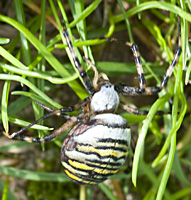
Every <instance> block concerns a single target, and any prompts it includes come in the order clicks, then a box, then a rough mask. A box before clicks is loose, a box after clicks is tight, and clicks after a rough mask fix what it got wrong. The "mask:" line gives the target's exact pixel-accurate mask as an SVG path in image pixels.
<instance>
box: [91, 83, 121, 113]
mask: <svg viewBox="0 0 191 200" xmlns="http://www.w3.org/2000/svg"><path fill="white" fill-rule="evenodd" d="M118 105H119V95H118V93H117V92H116V91H115V89H114V85H113V84H111V83H109V82H106V83H105V84H104V85H102V86H101V89H100V90H99V91H98V92H97V93H95V94H94V95H93V97H92V101H91V109H92V111H94V112H102V111H112V112H115V111H116V109H117V108H118Z"/></svg>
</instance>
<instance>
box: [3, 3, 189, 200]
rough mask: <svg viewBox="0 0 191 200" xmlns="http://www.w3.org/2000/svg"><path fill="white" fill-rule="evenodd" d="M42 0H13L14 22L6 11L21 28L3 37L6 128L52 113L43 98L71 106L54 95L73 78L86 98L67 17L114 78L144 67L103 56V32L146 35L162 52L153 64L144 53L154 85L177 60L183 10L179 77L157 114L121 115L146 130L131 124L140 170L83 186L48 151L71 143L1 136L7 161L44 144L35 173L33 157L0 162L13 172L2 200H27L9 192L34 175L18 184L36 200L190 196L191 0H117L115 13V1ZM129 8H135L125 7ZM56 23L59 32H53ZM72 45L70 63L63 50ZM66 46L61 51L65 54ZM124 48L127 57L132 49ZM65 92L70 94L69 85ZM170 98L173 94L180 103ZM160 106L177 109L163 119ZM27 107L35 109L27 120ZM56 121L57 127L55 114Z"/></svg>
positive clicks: (77, 42) (42, 130) (82, 45)
mask: <svg viewBox="0 0 191 200" xmlns="http://www.w3.org/2000/svg"><path fill="white" fill-rule="evenodd" d="M39 2H41V6H38V5H36V4H34V3H33V2H32V1H28V0H24V1H21V0H14V9H15V19H13V18H10V17H9V16H8V15H7V16H6V14H5V15H2V14H1V15H0V21H1V22H4V24H5V25H6V26H12V27H13V29H14V30H17V31H18V33H17V34H15V36H14V37H13V38H11V39H9V38H0V43H1V46H0V55H1V56H2V59H1V61H0V80H1V83H2V85H3V89H2V91H0V92H1V114H0V118H1V123H2V127H3V129H4V130H5V131H6V132H7V133H9V132H10V131H9V129H10V128H9V123H11V125H12V126H11V129H14V130H19V127H18V126H22V127H23V126H26V125H27V124H28V123H30V122H31V121H32V118H33V117H31V115H32V114H31V113H34V116H35V118H39V117H41V116H42V115H43V114H44V111H43V110H42V109H40V108H39V107H38V106H37V105H36V104H35V103H34V102H35V101H39V102H40V103H42V104H45V105H47V106H50V107H51V108H54V109H56V108H61V107H62V106H65V102H62V101H61V100H60V101H59V102H57V100H55V99H56V97H57V96H58V93H56V92H55V91H56V88H57V87H59V85H63V84H67V85H68V86H69V87H70V90H71V91H74V93H75V95H76V96H77V97H78V98H79V99H84V98H85V97H86V96H87V92H86V91H85V89H84V87H83V85H82V84H81V82H80V81H79V80H78V78H79V76H78V72H77V71H76V69H75V67H74V63H73V61H72V57H71V55H70V52H69V50H68V48H67V47H66V42H65V39H64V38H63V35H62V21H63V19H64V21H65V23H66V26H67V29H68V32H69V35H70V37H71V39H72V41H73V43H74V46H75V49H76V52H77V55H78V58H79V60H80V61H81V62H82V61H83V59H82V55H85V56H86V57H87V58H89V59H90V60H91V61H92V62H95V61H96V66H97V68H98V70H99V71H103V72H105V73H106V74H107V75H108V76H109V77H110V78H111V79H115V80H116V79H117V81H119V80H120V77H122V76H121V75H124V74H126V75H128V74H135V73H136V67H135V64H134V63H133V62H129V63H126V62H125V63H124V61H123V60H122V61H121V60H120V55H118V56H119V61H118V62H113V61H109V60H107V61H102V59H100V60H97V59H95V57H97V54H99V52H100V51H101V52H102V53H103V54H104V53H105V52H104V50H102V49H104V48H105V46H106V47H107V43H106V41H105V39H103V37H104V36H108V37H110V36H113V35H114V34H117V33H120V32H121V31H125V32H126V33H128V36H129V38H130V39H129V40H130V41H131V42H134V41H137V40H138V39H139V40H140V41H141V42H140V43H141V44H142V45H143V47H144V48H149V49H150V51H152V57H154V56H153V55H155V59H151V60H150V61H146V59H144V58H143V57H147V51H145V52H141V54H142V62H143V64H144V72H145V74H146V78H147V81H148V82H151V78H152V79H155V80H156V82H157V84H159V83H160V80H161V76H162V75H163V74H164V73H165V67H164V65H165V64H166V63H168V64H170V62H171V61H172V58H173V51H174V49H175V48H174V46H176V43H177V42H176V41H177V40H176V39H177V35H178V32H177V19H176V17H175V16H176V15H179V16H180V17H181V34H182V49H183V52H182V55H181V57H180V61H179V63H178V65H177V66H176V67H175V70H174V73H173V74H174V78H173V77H171V78H170V80H169V83H168V87H167V89H165V90H164V91H162V92H161V93H160V94H159V98H158V99H157V100H156V101H155V102H154V103H153V104H152V105H151V106H149V107H148V106H147V108H148V109H149V113H148V115H147V116H146V117H143V116H136V115H130V114H128V113H122V115H123V116H124V117H125V118H126V119H127V121H128V123H129V124H131V125H132V126H133V127H134V126H135V125H138V126H137V127H138V128H137V129H136V130H137V131H134V129H132V133H133V134H132V137H134V135H135V134H136V135H138V136H137V137H138V139H137V142H136V147H135V152H134V155H133V163H132V170H131V167H130V166H128V167H127V166H124V167H122V170H121V172H120V173H118V174H116V175H114V176H113V177H112V178H111V180H109V181H107V182H105V183H101V184H99V185H98V188H97V187H96V186H93V187H80V188H79V187H76V185H75V184H74V183H71V182H70V180H69V179H68V178H67V177H66V176H65V174H64V173H63V169H62V166H61V164H60V162H59V159H60V158H57V157H56V156H52V157H51V156H50V157H51V158H49V157H48V155H47V154H46V152H47V151H50V152H52V151H53V152H54V151H55V155H57V156H59V151H60V148H61V141H62V140H59V139H57V140H55V141H53V142H51V143H49V144H46V145H45V147H44V146H43V147H42V148H43V149H44V152H43V153H45V154H46V157H45V158H43V157H42V156H41V155H40V154H42V148H41V147H39V146H40V145H35V144H28V143H24V142H15V143H8V144H7V145H3V143H2V142H1V141H0V143H2V145H0V152H1V153H2V155H1V156H0V158H1V160H3V161H7V159H8V158H9V156H10V159H12V160H14V161H15V160H17V161H18V163H20V162H21V163H22V159H21V155H19V154H17V153H14V154H13V155H12V154H10V151H11V150H12V151H16V150H19V151H21V152H22V154H23V155H26V156H27V155H28V154H27V152H28V150H27V149H30V148H32V149H33V150H34V152H36V151H37V149H38V153H37V155H36V156H35V163H37V166H38V167H35V168H34V170H29V169H28V166H27V165H28V162H26V163H25V165H23V166H25V167H26V168H25V167H24V168H23V169H22V168H21V167H19V165H16V166H14V165H8V166H6V165H5V166H3V165H1V166H0V173H1V174H2V175H4V176H3V178H2V179H0V190H1V191H2V199H3V200H4V199H17V198H18V199H19V197H18V194H16V192H15V191H13V190H12V189H10V188H11V187H12V184H11V181H16V180H17V179H18V180H25V181H26V183H27V184H26V185H24V186H23V188H19V190H23V191H24V193H25V196H27V198H28V199H41V198H42V199H45V198H47V199H53V198H54V199H55V198H56V199H62V198H63V197H64V198H65V199H67V198H76V199H77V198H79V199H91V198H92V199H93V196H94V195H95V196H96V195H97V193H96V191H99V192H101V197H102V199H124V198H125V197H126V196H127V195H131V196H132V197H133V198H134V199H135V198H137V199H157V200H160V199H163V198H164V199H174V200H175V199H189V197H190V196H191V192H190V191H191V190H190V183H191V179H190V177H189V174H190V165H191V163H190V161H189V160H190V150H191V149H190V142H191V136H190V129H191V126H190V124H189V115H190V114H189V115H186V112H187V113H189V112H190V109H189V105H190V100H189V99H186V97H185V93H187V96H189V91H187V90H186V88H187V86H186V85H188V84H189V80H190V71H191V64H190V63H191V62H190V57H189V55H190V44H189V43H188V39H189V38H188V37H189V33H190V30H189V25H188V24H189V22H190V21H191V15H190V14H189V13H190V10H191V4H190V2H189V1H180V2H177V5H175V4H174V3H173V2H168V1H163V2H161V1H143V2H138V1H137V4H135V2H134V1H128V0H126V1H123V2H122V1H121V0H118V1H116V5H115V6H116V7H117V9H116V10H115V9H114V8H113V7H112V6H111V5H110V4H107V6H106V7H103V5H104V3H103V2H102V1H101V0H95V1H82V0H78V1H75V3H74V1H69V3H65V4H63V3H62V2H61V1H60V0H57V4H55V3H54V1H52V0H49V4H48V3H47V1H45V0H43V1H39ZM87 2H88V3H87ZM113 3H114V2H113ZM125 6H130V8H129V9H125ZM103 8H105V10H104V11H105V12H106V11H107V12H106V13H107V17H106V18H103V16H101V15H100V13H102V9H103ZM26 9H28V10H30V11H32V12H31V13H32V14H27V12H26ZM159 9H161V10H165V12H161V10H159ZM114 11H115V12H114ZM103 20H105V21H104V22H106V23H105V24H106V25H105V26H102V25H103ZM47 23H48V25H47ZM50 26H51V28H50ZM48 27H49V28H48ZM53 27H54V31H53V32H54V33H55V34H51V32H52V29H53ZM95 27H96V28H95ZM49 29H50V30H51V31H50V30H49ZM47 32H48V33H49V34H50V36H49V35H47ZM135 36H137V38H138V39H136V37H135ZM150 38H151V39H150ZM119 39H120V38H119ZM5 44H7V45H6V46H5ZM31 45H32V46H31ZM140 49H141V48H140ZM65 50H66V53H67V54H68V57H69V59H70V61H69V62H68V60H67V58H66V57H67V56H65V55H64V52H65ZM79 50H80V51H81V52H83V53H81V52H80V51H79ZM57 51H61V53H62V56H61V58H60V57H59V54H57V53H56V52H57ZM124 54H125V55H126V52H124ZM115 55H116V52H115ZM63 58H64V59H63ZM60 60H61V61H60ZM97 61H98V62H97ZM82 63H83V62H82ZM161 63H162V64H161ZM83 65H84V64H83ZM186 66H187V71H186V72H183V70H182V69H183V67H184V68H185V67H186ZM84 68H86V69H87V70H88V73H89V74H90V77H92V74H93V72H92V71H91V69H88V68H87V67H86V66H85V65H84ZM17 84H19V85H21V87H23V86H27V87H28V88H29V90H27V91H22V90H21V91H20V90H19V91H14V89H13V88H14V85H17ZM60 89H61V88H60ZM61 90H62V89H61ZM70 90H69V91H70ZM61 94H62V96H66V95H67V94H66V92H65V91H62V93H61ZM13 97H14V98H13ZM52 97H53V98H52ZM169 99H172V105H170V103H169ZM132 103H133V102H132ZM30 104H32V111H31V110H28V107H29V105H30ZM142 106H143V105H142ZM170 107H171V109H170ZM187 107H188V108H187ZM144 108H145V107H143V109H144ZM161 109H163V110H172V114H169V115H165V116H163V117H162V118H161V117H160V119H159V117H155V113H156V112H157V111H158V110H161ZM25 110H26V111H25ZM22 113H24V114H26V113H28V114H27V116H26V117H24V116H23V114H22ZM20 116H22V117H20ZM161 119H162V122H161ZM50 123H52V124H53V125H54V123H56V124H57V122H55V121H50ZM60 123H61V122H60ZM47 124H48V122H47ZM32 128H33V129H34V130H38V134H39V135H40V136H42V135H43V134H47V133H48V132H49V131H50V130H52V129H51V126H47V125H46V124H45V125H44V124H39V125H35V126H34V127H32ZM31 131H33V130H32V129H31ZM11 132H12V131H11ZM1 133H2V131H1ZM162 133H163V134H162ZM183 133H184V134H183ZM65 134H66V133H65ZM1 135H2V134H1ZM3 137H5V136H3V135H2V137H1V138H3ZM25 151H26V154H25ZM14 155H15V156H14ZM38 156H39V157H38ZM15 158H16V159H15ZM29 160H30V159H29ZM127 165H129V164H127ZM167 183H168V184H167ZM17 190H18V188H17ZM79 192H80V195H78V193H79ZM114 194H115V195H114ZM16 196H17V197H16Z"/></svg>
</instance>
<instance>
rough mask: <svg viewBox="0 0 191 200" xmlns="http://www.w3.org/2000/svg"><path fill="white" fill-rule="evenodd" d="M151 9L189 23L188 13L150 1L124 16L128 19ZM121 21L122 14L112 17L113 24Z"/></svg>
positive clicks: (190, 16)
mask: <svg viewBox="0 0 191 200" xmlns="http://www.w3.org/2000/svg"><path fill="white" fill-rule="evenodd" d="M152 8H157V9H161V10H167V11H170V12H172V13H174V14H178V15H179V16H180V17H181V18H184V19H186V20H187V21H189V22H191V14H189V13H188V12H185V11H183V10H182V9H181V8H179V7H178V6H176V5H173V4H171V3H166V2H159V1H150V2H145V3H141V4H140V5H138V6H136V7H133V8H131V9H129V10H128V11H126V15H127V17H130V16H133V15H135V14H137V13H139V12H142V11H144V10H148V9H152ZM123 20H124V16H123V14H119V15H116V16H114V17H113V21H114V22H115V23H118V22H121V21H123Z"/></svg>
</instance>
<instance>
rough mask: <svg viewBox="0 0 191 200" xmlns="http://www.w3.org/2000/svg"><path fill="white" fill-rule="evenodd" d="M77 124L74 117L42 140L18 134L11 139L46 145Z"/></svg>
mask: <svg viewBox="0 0 191 200" xmlns="http://www.w3.org/2000/svg"><path fill="white" fill-rule="evenodd" d="M75 122H77V117H74V116H73V117H70V120H68V121H67V122H66V123H64V124H63V125H62V126H61V127H60V128H58V129H56V130H55V131H53V132H52V133H50V134H49V135H46V136H45V137H42V138H39V137H29V136H25V135H18V134H16V135H15V136H14V137H11V139H13V140H21V141H26V142H29V143H45V142H49V141H51V140H52V139H54V138H56V137H57V136H59V135H60V134H61V133H63V132H65V131H66V130H67V129H69V128H70V127H71V126H72V125H74V123H75ZM16 133H17V132H16ZM12 135H13V134H12Z"/></svg>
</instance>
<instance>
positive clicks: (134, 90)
mask: <svg viewBox="0 0 191 200" xmlns="http://www.w3.org/2000/svg"><path fill="white" fill-rule="evenodd" d="M178 28H179V36H178V48H177V50H176V53H175V55H174V58H173V60H172V62H171V64H170V65H169V67H168V69H167V71H166V74H165V76H164V78H163V80H162V82H161V85H160V87H146V81H145V78H144V73H143V69H142V64H141V59H140V53H139V51H138V47H137V46H136V45H134V44H132V43H130V42H126V43H125V45H126V46H129V47H130V48H131V50H132V51H133V55H134V58H135V63H136V66H137V72H138V74H139V87H130V86H126V85H123V84H117V85H116V86H115V88H116V90H117V91H118V92H121V93H122V94H124V95H129V96H137V95H153V94H157V93H158V92H160V91H161V90H162V89H163V88H164V87H165V86H166V85H167V83H168V79H169V77H170V76H171V75H172V72H173V70H174V67H175V66H176V64H177V63H178V61H179V57H180V55H181V52H182V43H181V26H180V18H179V17H178ZM115 40H116V39H114V40H113V41H115ZM111 41H112V39H111Z"/></svg>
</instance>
